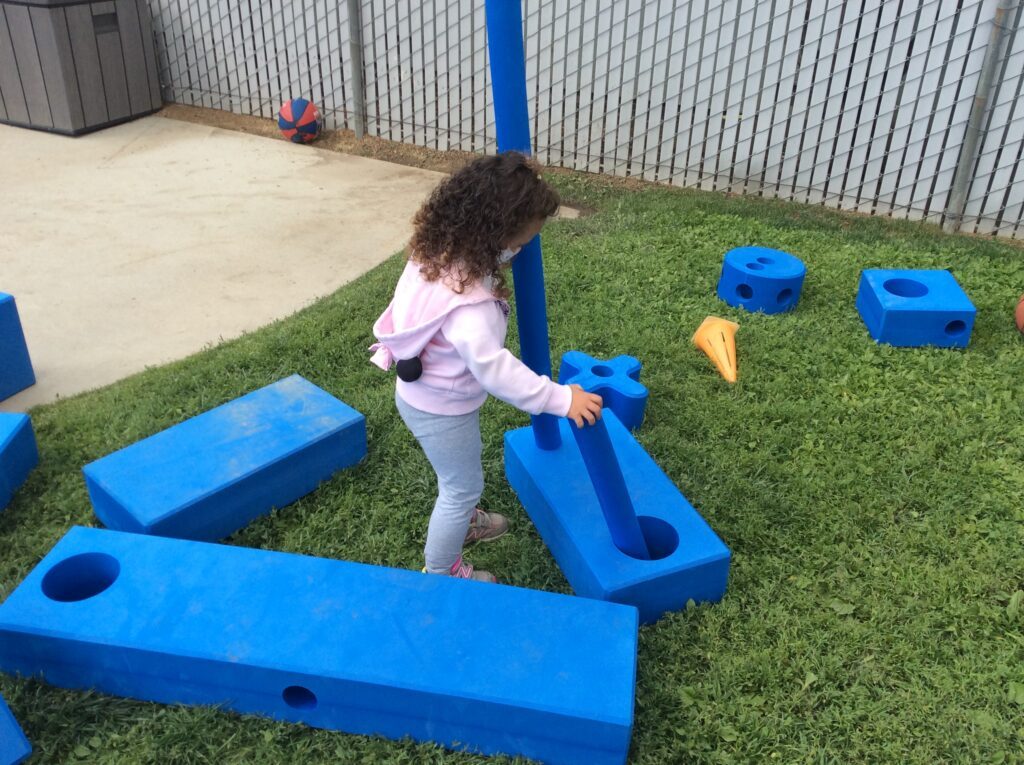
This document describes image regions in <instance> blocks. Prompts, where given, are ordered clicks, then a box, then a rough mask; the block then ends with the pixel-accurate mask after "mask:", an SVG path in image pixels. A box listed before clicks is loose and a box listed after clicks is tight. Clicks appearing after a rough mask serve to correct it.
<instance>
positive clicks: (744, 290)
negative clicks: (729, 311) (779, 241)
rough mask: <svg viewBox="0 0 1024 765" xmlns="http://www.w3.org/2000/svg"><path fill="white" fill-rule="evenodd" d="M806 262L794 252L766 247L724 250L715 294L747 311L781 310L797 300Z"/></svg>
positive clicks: (765, 311)
mask: <svg viewBox="0 0 1024 765" xmlns="http://www.w3.org/2000/svg"><path fill="white" fill-rule="evenodd" d="M806 275H807V266H805V265H804V263H803V261H802V260H800V258H798V257H796V256H795V255H790V254H789V253H788V252H783V251H782V250H773V249H771V248H769V247H737V248H736V249H733V250H729V252H727V253H725V257H724V258H723V259H722V275H721V276H720V277H719V279H718V288H717V293H718V297H719V298H720V299H722V300H724V301H725V302H726V303H728V304H729V305H731V306H735V307H736V308H743V309H746V310H747V311H751V312H754V313H756V312H758V311H761V312H762V313H768V314H772V313H782V312H783V311H792V310H793V309H794V308H796V304H797V303H798V302H799V301H800V290H801V289H803V286H804V276H806Z"/></svg>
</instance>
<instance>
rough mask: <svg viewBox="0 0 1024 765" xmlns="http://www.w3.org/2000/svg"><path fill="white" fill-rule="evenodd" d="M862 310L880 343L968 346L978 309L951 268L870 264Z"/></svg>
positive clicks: (863, 281)
mask: <svg viewBox="0 0 1024 765" xmlns="http://www.w3.org/2000/svg"><path fill="white" fill-rule="evenodd" d="M857 310H858V311H859V312H860V315H861V318H862V319H863V320H864V324H865V325H866V326H867V328H868V332H869V333H871V337H873V338H874V339H875V342H878V343H886V344H888V345H896V346H902V347H915V346H922V345H934V346H938V347H940V348H966V347H967V344H968V343H969V342H970V341H971V330H972V328H973V327H974V316H975V314H976V313H977V311H976V310H975V308H974V304H973V303H972V302H971V299H970V298H969V297H967V294H966V293H965V292H964V291H963V289H961V287H960V285H959V284H957V281H956V279H954V278H953V274H951V273H950V272H949V271H924V270H889V269H881V268H869V269H866V270H864V271H863V272H862V273H861V276H860V288H859V290H858V292H857Z"/></svg>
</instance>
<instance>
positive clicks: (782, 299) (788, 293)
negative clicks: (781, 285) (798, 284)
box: [775, 287, 793, 305]
mask: <svg viewBox="0 0 1024 765" xmlns="http://www.w3.org/2000/svg"><path fill="white" fill-rule="evenodd" d="M791 297H793V290H791V289H789V287H787V288H786V289H784V290H782V291H781V292H780V293H779V294H778V295H777V296H776V298H775V299H776V300H777V301H778V302H779V305H782V304H783V303H788V302H789V299H790V298H791Z"/></svg>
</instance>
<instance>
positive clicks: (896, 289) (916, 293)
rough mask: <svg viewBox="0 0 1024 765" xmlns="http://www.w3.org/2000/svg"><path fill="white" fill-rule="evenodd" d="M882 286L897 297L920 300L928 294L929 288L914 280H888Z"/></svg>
mask: <svg viewBox="0 0 1024 765" xmlns="http://www.w3.org/2000/svg"><path fill="white" fill-rule="evenodd" d="M882 286H883V287H884V288H885V291H886V292H891V293H892V294H893V295H896V296H897V297H905V298H919V297H924V296H925V295H927V294H928V288H927V287H925V286H924V285H923V284H921V282H918V281H914V280H913V279H888V280H886V282H885V284H883V285H882Z"/></svg>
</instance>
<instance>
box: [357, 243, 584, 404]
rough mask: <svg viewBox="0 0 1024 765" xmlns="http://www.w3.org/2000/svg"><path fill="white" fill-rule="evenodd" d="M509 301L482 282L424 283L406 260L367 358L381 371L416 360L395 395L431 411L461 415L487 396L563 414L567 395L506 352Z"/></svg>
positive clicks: (416, 268) (375, 328) (568, 392)
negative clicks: (418, 370)
mask: <svg viewBox="0 0 1024 765" xmlns="http://www.w3.org/2000/svg"><path fill="white" fill-rule="evenodd" d="M508 313H509V307H508V303H506V302H505V301H504V300H500V299H499V298H496V297H495V296H494V294H493V293H492V292H491V291H490V290H489V289H487V288H486V287H485V286H484V285H482V284H479V283H477V284H474V285H472V286H469V287H466V289H465V290H464V291H463V292H462V293H458V292H456V291H455V290H454V289H452V287H451V286H449V283H446V282H445V281H444V280H443V279H439V280H437V281H434V282H428V281H426V280H425V279H424V278H423V276H422V275H421V274H420V268H419V265H418V264H417V263H415V262H413V261H411V260H410V261H409V262H408V263H407V264H406V266H405V271H403V272H402V277H401V278H400V279H399V280H398V286H397V287H395V297H394V299H393V300H392V301H391V304H390V305H389V306H388V307H387V310H385V311H384V313H383V314H381V317H380V318H379V319H377V321H376V323H375V324H374V325H373V334H374V335H375V336H376V338H377V339H378V340H379V341H380V342H378V343H375V344H374V345H372V346H370V350H371V351H374V352H375V353H374V355H373V358H372V359H371V361H372V362H373V363H374V364H376V365H377V366H378V367H380V368H381V369H383V370H385V371H387V370H388V369H390V368H391V365H392V364H393V363H395V362H396V361H398V360H401V359H411V358H414V357H416V356H419V357H420V362H421V363H422V365H423V374H422V375H421V376H420V378H419V379H418V380H416V381H415V382H405V381H404V380H401V379H400V380H398V395H400V396H401V397H402V400H403V401H405V402H406V403H407V404H409V406H411V407H413V408H415V409H419V410H420V411H423V412H429V413H431V414H448V415H457V414H468V413H469V412H472V411H474V410H476V409H479V408H480V407H481V406H483V404H484V401H486V400H487V394H488V393H490V394H492V395H493V396H495V397H497V398H500V399H501V400H502V401H506V402H508V403H509V404H511V405H512V406H514V407H516V408H518V409H522V410H523V411H525V412H529V413H530V414H553V415H556V416H558V417H565V416H566V415H567V414H568V413H569V405H570V404H571V402H572V391H571V390H570V388H569V387H568V386H567V385H559V384H558V383H555V382H553V381H552V380H551V379H550V378H549V377H546V376H542V375H538V374H536V373H535V372H533V371H532V370H531V369H530V368H529V367H528V366H526V365H525V364H524V363H523V362H521V361H520V360H519V359H517V358H516V357H515V356H513V355H512V353H511V352H510V351H509V350H508V349H507V348H505V333H506V331H507V330H508Z"/></svg>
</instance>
